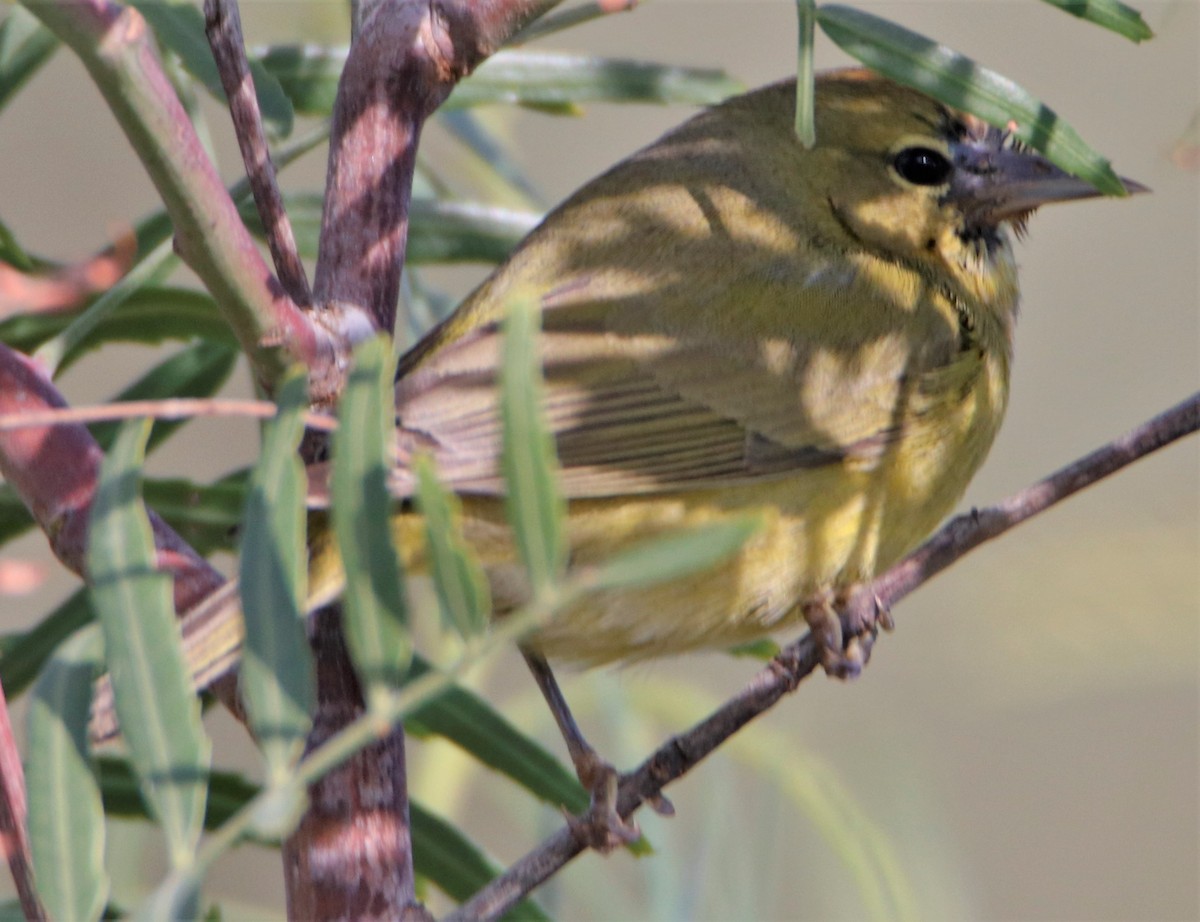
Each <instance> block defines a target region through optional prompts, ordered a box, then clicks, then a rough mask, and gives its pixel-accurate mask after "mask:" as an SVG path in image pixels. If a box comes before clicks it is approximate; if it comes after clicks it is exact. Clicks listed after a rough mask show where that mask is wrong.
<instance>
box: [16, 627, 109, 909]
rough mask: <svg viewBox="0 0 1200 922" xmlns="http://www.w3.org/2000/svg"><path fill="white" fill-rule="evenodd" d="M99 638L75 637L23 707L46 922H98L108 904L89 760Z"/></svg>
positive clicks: (33, 843) (32, 830)
mask: <svg viewBox="0 0 1200 922" xmlns="http://www.w3.org/2000/svg"><path fill="white" fill-rule="evenodd" d="M99 666H100V635H99V632H98V631H97V630H96V629H95V628H88V629H85V630H83V631H80V632H79V633H77V634H76V635H75V636H73V637H72V638H71V639H70V640H68V641H67V642H66V643H64V644H63V645H62V646H61V647H59V649H58V650H57V652H56V653H55V654H54V656H53V657H51V659H50V661H49V662H48V663H47V664H46V668H45V669H44V670H42V673H41V675H39V676H38V680H37V683H36V684H35V685H34V687H33V695H32V696H31V697H30V702H29V718H28V720H29V740H28V752H29V757H28V761H27V764H26V767H25V776H26V779H27V781H28V785H29V838H30V847H31V850H32V852H33V867H34V873H35V874H36V876H37V888H38V894H39V895H40V896H41V898H42V901H43V903H44V904H45V906H46V910H47V911H48V912H49V914H50V916H51V918H54V919H70V920H76V919H78V920H85V919H99V918H100V915H101V913H103V911H104V903H105V900H106V899H107V897H108V890H109V881H108V875H107V873H106V872H105V870H104V809H103V806H102V804H101V801H100V786H99V783H98V781H97V779H96V776H95V774H94V769H93V766H92V763H91V758H90V755H89V752H88V732H87V727H88V713H89V710H90V707H91V703H92V682H93V681H94V680H95V678H96V675H97V674H98V671H99Z"/></svg>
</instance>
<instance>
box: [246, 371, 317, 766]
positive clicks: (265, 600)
mask: <svg viewBox="0 0 1200 922" xmlns="http://www.w3.org/2000/svg"><path fill="white" fill-rule="evenodd" d="M276 401H277V403H278V406H279V413H278V415H277V416H276V417H275V419H273V420H270V421H269V422H267V423H266V425H265V426H264V427H263V429H264V434H263V451H262V455H261V457H260V458H259V461H258V464H257V465H256V466H255V468H254V473H253V474H252V475H251V478H250V487H249V490H248V492H247V495H246V509H245V516H244V526H243V531H242V540H241V554H240V564H239V582H240V585H241V595H242V614H243V616H244V618H245V622H246V640H245V645H244V647H243V653H242V667H241V674H240V688H241V691H242V695H243V697H244V698H245V701H246V711H247V714H248V716H249V718H250V726H251V728H252V729H253V730H254V735H255V737H256V739H257V740H258V743H259V746H260V747H261V748H262V752H263V757H264V759H265V760H266V767H267V778H268V779H269V780H270V781H271V782H272V783H275V782H281V781H283V780H284V779H286V778H287V777H288V775H289V773H290V770H291V768H292V767H293V766H294V765H295V763H296V761H297V760H298V759H299V757H300V754H301V752H302V751H303V748H304V740H305V737H306V736H307V734H308V730H309V727H310V726H311V725H312V720H311V718H310V714H311V712H312V706H313V675H312V670H313V665H312V654H311V651H310V649H309V646H308V641H307V639H306V637H305V632H304V599H305V597H306V595H307V579H306V576H307V569H306V567H307V563H308V558H307V553H306V550H305V492H306V489H307V480H306V479H305V476H304V466H303V464H302V463H301V461H300V455H299V454H298V449H299V446H300V437H301V436H302V435H303V433H304V411H305V410H307V409H308V388H307V380H306V376H305V373H304V371H303V370H302V369H293V370H292V371H291V372H290V373H289V374H288V375H287V376H286V377H285V378H284V379H283V381H281V382H280V385H279V387H278V390H277V396H276Z"/></svg>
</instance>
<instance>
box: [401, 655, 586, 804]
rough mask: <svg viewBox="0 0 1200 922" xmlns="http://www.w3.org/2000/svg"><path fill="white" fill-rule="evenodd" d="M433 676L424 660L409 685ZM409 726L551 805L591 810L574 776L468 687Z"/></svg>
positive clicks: (448, 694) (441, 698)
mask: <svg viewBox="0 0 1200 922" xmlns="http://www.w3.org/2000/svg"><path fill="white" fill-rule="evenodd" d="M427 672H429V667H428V666H427V665H426V664H425V663H424V662H422V661H421V660H420V659H419V658H418V659H416V660H414V662H413V669H412V672H411V673H410V675H409V681H413V680H415V679H418V678H420V677H421V676H422V675H424V674H425V673H427ZM405 727H406V728H407V729H408V730H409V731H410V732H411V733H414V734H416V735H422V734H424V735H428V734H430V733H436V734H437V735H439V736H442V737H445V738H446V739H448V740H450V741H451V742H453V743H454V744H455V745H457V746H459V747H460V748H461V749H463V750H464V751H466V752H469V753H470V754H471V755H472V756H473V757H474V758H476V759H478V760H479V761H480V762H482V763H483V764H484V765H487V766H488V767H490V768H493V769H495V770H496V771H498V772H500V773H501V774H503V775H507V776H508V777H509V778H511V779H512V780H513V781H515V782H516V783H517V784H519V785H521V787H523V788H525V789H526V790H527V791H529V792H530V793H531V794H533V795H534V796H535V797H537V798H539V799H541V800H543V801H545V802H546V803H550V804H554V805H556V806H562V807H565V808H566V809H568V810H570V811H571V812H572V813H579V812H581V811H582V810H585V809H586V808H587V806H588V793H587V792H586V791H585V790H584V789H583V786H582V785H581V784H580V783H579V779H578V778H576V777H575V774H574V772H572V771H570V770H568V769H567V768H565V767H564V766H563V764H562V762H560V761H559V760H558V759H556V758H555V757H554V756H553V755H551V754H550V753H549V752H548V751H547V750H546V748H545V747H544V746H542V745H541V744H540V743H539V742H537V741H536V740H534V739H531V738H530V737H528V736H526V735H525V734H524V733H522V732H521V731H520V730H518V729H517V728H516V727H514V726H513V725H512V724H511V723H509V721H508V720H507V719H506V718H505V717H504V716H503V715H502V714H500V713H498V712H497V711H496V710H495V708H493V707H492V706H491V705H490V704H488V703H487V702H486V701H484V700H483V699H482V698H480V697H479V696H478V695H476V694H475V693H473V692H471V691H468V690H467V689H465V688H461V687H459V686H452V687H450V688H449V689H447V690H446V691H444V692H443V693H442V694H440V695H438V697H436V698H434V699H433V700H432V701H430V702H429V703H428V704H424V705H422V706H421V707H420V708H418V709H417V710H416V711H414V712H413V713H412V715H411V716H410V717H409V718H408V719H407V720H406V721H405Z"/></svg>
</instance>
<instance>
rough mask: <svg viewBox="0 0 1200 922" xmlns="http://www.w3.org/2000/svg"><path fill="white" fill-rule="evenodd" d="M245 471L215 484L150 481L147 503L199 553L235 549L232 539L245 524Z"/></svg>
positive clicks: (145, 489)
mask: <svg viewBox="0 0 1200 922" xmlns="http://www.w3.org/2000/svg"><path fill="white" fill-rule="evenodd" d="M247 479H248V478H247V476H246V473H245V471H238V472H236V473H235V474H233V475H230V476H227V477H224V478H222V479H221V480H220V481H219V482H217V483H214V484H209V485H205V484H198V483H194V482H193V481H191V480H181V479H169V480H147V481H146V482H145V484H144V486H143V494H144V495H145V497H146V502H147V503H148V504H149V505H150V506H151V507H152V508H153V509H154V511H155V512H157V513H158V514H159V515H161V516H162V517H163V518H164V519H166V521H167V524H169V525H170V526H171V527H172V528H174V529H175V531H177V532H179V535H180V537H182V538H183V539H184V540H185V541H186V542H187V543H188V544H190V545H191V546H192V547H193V548H194V549H195V550H196V551H197V552H199V553H201V554H208V553H210V552H212V551H217V550H222V551H231V550H233V537H234V534H235V531H236V529H237V528H238V527H239V526H240V525H241V523H242V507H243V506H244V505H245V501H246V480H247Z"/></svg>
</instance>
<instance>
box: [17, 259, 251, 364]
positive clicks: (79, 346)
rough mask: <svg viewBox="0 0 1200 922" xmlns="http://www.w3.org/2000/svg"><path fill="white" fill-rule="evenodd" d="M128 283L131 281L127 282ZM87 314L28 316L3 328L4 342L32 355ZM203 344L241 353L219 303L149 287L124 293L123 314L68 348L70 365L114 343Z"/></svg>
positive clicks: (108, 316) (110, 316) (109, 316)
mask: <svg viewBox="0 0 1200 922" xmlns="http://www.w3.org/2000/svg"><path fill="white" fill-rule="evenodd" d="M125 278H126V279H127V278H129V276H126V277H125ZM124 281H125V279H122V280H121V281H120V282H118V283H117V284H116V285H114V286H113V287H112V288H110V289H109V290H108V291H107V292H105V293H104V295H102V296H101V297H100V298H98V299H97V300H96V301H94V302H93V303H92V304H91V305H90V306H89V308H88V310H87V311H86V312H84V313H85V314H90V313H91V312H92V311H93V310H94V309H95V308H96V306H97V305H99V304H100V303H101V301H104V300H106V299H108V298H110V297H111V296H112V295H113V293H114V292H116V291H117V290H118V289H119V288H121V286H122V284H123V283H124ZM82 316H84V314H78V313H77V314H71V313H63V314H24V315H21V316H19V317H13V318H11V319H9V320H6V321H5V322H4V323H0V339H2V340H3V341H4V342H6V343H8V345H10V346H12V347H13V348H14V349H20V350H21V351H22V352H31V351H33V350H34V349H35V348H37V347H38V346H39V345H41V344H42V343H43V342H45V341H46V340H48V339H50V337H52V336H56V335H58V334H60V333H62V332H63V331H64V330H66V329H67V328H68V327H69V326H70V325H71V324H72V323H73V322H74V321H75V320H77V319H78V318H80V317H82ZM193 338H195V339H203V340H206V341H208V342H216V343H223V344H226V345H229V346H230V347H233V348H236V347H237V339H236V338H235V337H234V335H233V334H232V333H231V332H230V331H229V324H228V323H226V322H225V321H224V320H223V319H222V318H221V312H220V310H219V309H218V308H217V305H216V302H215V301H213V299H212V298H211V297H209V296H208V295H207V294H205V293H204V292H201V291H191V290H189V289H184V288H171V287H161V286H143V287H140V288H137V289H136V290H134V291H125V292H123V293H122V300H121V302H120V304H119V307H118V308H117V309H114V310H113V311H112V312H111V313H104V314H103V316H101V317H99V318H98V320H97V322H96V325H95V326H94V327H92V328H90V329H89V330H88V331H87V333H86V335H85V336H84V337H82V338H81V339H80V340H78V341H74V342H72V343H71V344H69V345H68V347H67V350H66V359H65V360H64V363H63V364H64V365H65V364H68V363H69V362H70V361H73V360H74V359H76V358H78V357H79V356H81V355H84V354H86V353H87V352H88V351H90V350H92V349H96V348H98V347H100V346H103V345H104V344H105V343H109V342H132V343H143V344H147V345H157V344H159V343H162V342H166V341H167V340H171V339H181V340H189V341H190V340H191V339H193Z"/></svg>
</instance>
